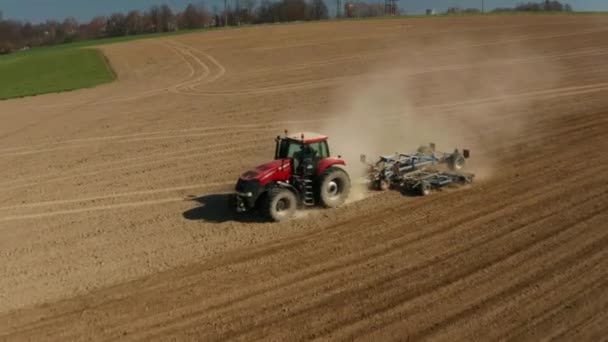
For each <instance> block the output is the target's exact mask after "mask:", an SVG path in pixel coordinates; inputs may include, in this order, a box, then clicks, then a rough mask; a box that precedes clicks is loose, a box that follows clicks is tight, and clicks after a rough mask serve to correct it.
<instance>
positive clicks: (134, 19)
mask: <svg viewBox="0 0 608 342" xmlns="http://www.w3.org/2000/svg"><path fill="white" fill-rule="evenodd" d="M125 28H126V34H127V35H130V34H140V33H143V32H144V25H143V18H142V15H141V13H140V12H139V11H131V12H129V13H128V14H127V17H126V18H125Z"/></svg>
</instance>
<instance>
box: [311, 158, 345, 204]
mask: <svg viewBox="0 0 608 342" xmlns="http://www.w3.org/2000/svg"><path fill="white" fill-rule="evenodd" d="M349 193H350V177H349V176H348V174H347V173H346V171H344V170H343V169H340V168H337V167H330V168H328V169H327V170H325V172H323V174H322V175H321V177H320V178H319V189H318V196H319V202H320V203H321V204H322V205H323V206H324V207H326V208H336V207H338V206H340V205H342V204H343V203H344V202H345V201H346V198H348V194H349Z"/></svg>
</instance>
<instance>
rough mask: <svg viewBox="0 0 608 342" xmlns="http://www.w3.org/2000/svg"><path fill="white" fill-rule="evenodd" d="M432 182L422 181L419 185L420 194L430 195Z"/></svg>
mask: <svg viewBox="0 0 608 342" xmlns="http://www.w3.org/2000/svg"><path fill="white" fill-rule="evenodd" d="M431 190H432V187H431V183H429V182H422V183H420V184H419V185H418V193H419V194H420V196H428V195H430V194H431Z"/></svg>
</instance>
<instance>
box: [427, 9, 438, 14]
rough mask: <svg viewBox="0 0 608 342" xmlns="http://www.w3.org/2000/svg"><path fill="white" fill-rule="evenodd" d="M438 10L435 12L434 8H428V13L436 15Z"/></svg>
mask: <svg viewBox="0 0 608 342" xmlns="http://www.w3.org/2000/svg"><path fill="white" fill-rule="evenodd" d="M436 13H437V12H435V10H434V9H432V8H427V9H426V15H435V14H436Z"/></svg>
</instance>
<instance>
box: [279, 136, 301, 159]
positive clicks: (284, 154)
mask: <svg viewBox="0 0 608 342" xmlns="http://www.w3.org/2000/svg"><path fill="white" fill-rule="evenodd" d="M301 149H302V144H301V143H299V142H296V141H293V140H289V139H283V140H281V142H280V144H279V146H278V149H277V155H276V159H284V158H293V157H294V155H295V154H296V153H297V152H300V150H301Z"/></svg>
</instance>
